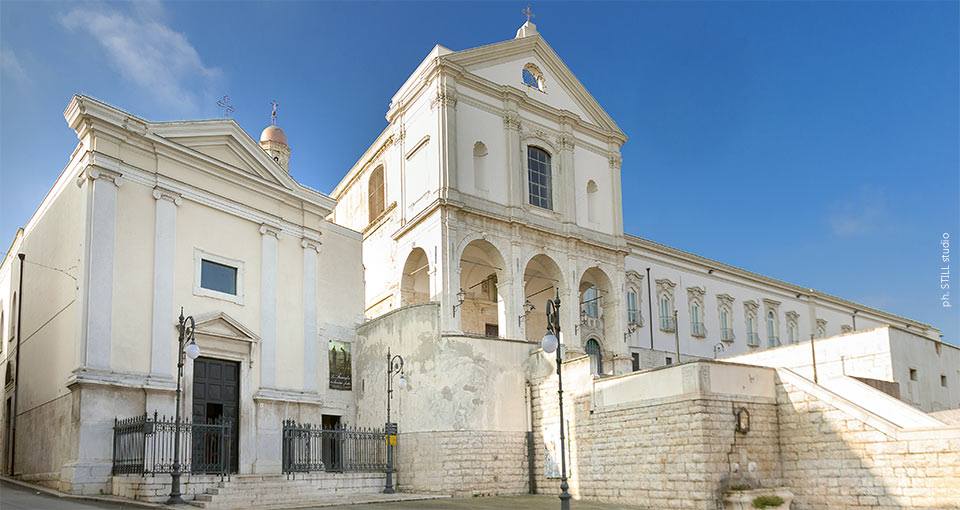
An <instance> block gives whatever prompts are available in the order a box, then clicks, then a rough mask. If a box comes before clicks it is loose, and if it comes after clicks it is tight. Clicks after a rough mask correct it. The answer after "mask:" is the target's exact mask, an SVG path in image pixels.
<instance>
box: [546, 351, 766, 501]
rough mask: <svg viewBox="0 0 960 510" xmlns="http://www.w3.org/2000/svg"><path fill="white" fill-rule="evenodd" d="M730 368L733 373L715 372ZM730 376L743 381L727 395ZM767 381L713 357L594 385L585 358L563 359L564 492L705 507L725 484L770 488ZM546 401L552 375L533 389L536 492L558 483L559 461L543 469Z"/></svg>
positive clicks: (549, 436) (550, 409) (552, 420)
mask: <svg viewBox="0 0 960 510" xmlns="http://www.w3.org/2000/svg"><path fill="white" fill-rule="evenodd" d="M730 371H736V372H739V373H738V374H730V373H723V372H730ZM711 372H721V373H719V374H716V373H711ZM738 376H740V377H738ZM738 379H742V380H743V381H745V382H746V384H748V385H749V387H747V388H745V389H743V390H742V393H741V395H740V396H739V397H735V396H732V395H730V394H728V392H729V391H730V389H731V386H730V385H731V384H736V381H737V380H738ZM751 379H752V380H754V381H755V382H754V383H750V381H751ZM764 383H765V384H764ZM772 383H773V373H772V371H771V370H767V369H757V368H753V367H735V368H731V367H725V366H720V365H718V364H715V363H691V364H686V365H683V366H677V367H669V368H664V369H660V370H653V371H648V372H642V373H635V374H629V375H625V376H621V377H615V378H610V379H607V380H597V381H594V380H593V379H592V377H591V376H590V375H589V361H588V360H587V359H586V358H579V359H576V360H571V361H569V362H568V363H566V364H565V367H564V398H565V403H566V405H565V406H564V413H565V414H564V421H565V422H566V423H567V436H568V442H569V452H568V455H567V456H568V472H569V478H570V480H569V483H570V492H571V493H572V494H573V495H574V497H575V498H585V499H590V500H600V501H608V502H613V503H620V504H625V505H637V506H638V507H640V508H651V509H652V508H657V509H659V508H696V509H705V510H706V509H710V510H714V509H715V508H716V505H717V501H718V498H719V497H720V491H721V490H722V488H723V487H726V486H727V485H728V484H730V483H747V484H750V485H752V486H760V487H776V486H778V484H779V483H780V469H779V466H780V464H779V450H778V447H777V443H778V436H777V426H776V423H777V408H776V404H775V401H774V400H773V393H772ZM767 385H769V386H768V388H769V389H767V388H765V386H767ZM751 393H752V395H751ZM556 399H557V394H556V377H555V376H553V375H551V376H549V377H546V378H545V379H542V380H540V381H539V382H538V383H537V384H536V385H535V386H534V387H533V391H532V404H533V423H534V438H535V452H536V455H535V462H534V469H535V475H536V489H537V492H539V493H545V494H555V493H557V492H558V491H559V489H558V487H559V483H560V480H559V478H558V477H557V476H556V473H555V472H556V471H559V466H557V467H556V468H555V470H554V469H551V464H552V463H553V462H554V461H556V462H559V457H558V455H557V448H558V445H559V443H558V442H557V441H558V437H557V436H558V434H559V428H558V418H559V416H558V408H557V400H556ZM741 407H743V408H746V409H747V410H748V412H749V413H750V415H751V429H750V431H749V432H748V433H747V434H741V433H738V432H736V421H735V420H736V418H735V414H734V412H735V410H736V409H739V408H741ZM551 470H553V471H555V472H554V473H549V474H548V471H551Z"/></svg>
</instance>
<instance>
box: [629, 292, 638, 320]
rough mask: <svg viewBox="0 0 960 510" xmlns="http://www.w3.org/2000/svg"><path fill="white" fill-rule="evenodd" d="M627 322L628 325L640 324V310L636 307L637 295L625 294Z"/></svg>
mask: <svg viewBox="0 0 960 510" xmlns="http://www.w3.org/2000/svg"><path fill="white" fill-rule="evenodd" d="M627 322H628V323H630V324H639V323H640V310H639V307H638V306H637V293H636V292H634V291H632V290H631V291H630V292H627Z"/></svg>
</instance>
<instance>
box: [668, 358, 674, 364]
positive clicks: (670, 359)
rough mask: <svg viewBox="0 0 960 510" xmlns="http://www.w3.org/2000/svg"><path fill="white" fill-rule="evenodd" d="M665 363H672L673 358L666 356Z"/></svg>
mask: <svg viewBox="0 0 960 510" xmlns="http://www.w3.org/2000/svg"><path fill="white" fill-rule="evenodd" d="M667 364H668V365H672V364H673V358H671V357H670V356H667Z"/></svg>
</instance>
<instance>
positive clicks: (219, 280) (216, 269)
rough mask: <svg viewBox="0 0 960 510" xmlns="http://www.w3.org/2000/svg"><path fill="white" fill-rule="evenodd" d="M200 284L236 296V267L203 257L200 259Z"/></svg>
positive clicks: (205, 287)
mask: <svg viewBox="0 0 960 510" xmlns="http://www.w3.org/2000/svg"><path fill="white" fill-rule="evenodd" d="M200 286H201V287H203V288H204V289H208V290H214V291H217V292H222V293H224V294H230V295H232V296H236V295H237V268H235V267H232V266H228V265H226V264H220V263H218V262H213V261H211V260H206V259H203V260H201V261H200Z"/></svg>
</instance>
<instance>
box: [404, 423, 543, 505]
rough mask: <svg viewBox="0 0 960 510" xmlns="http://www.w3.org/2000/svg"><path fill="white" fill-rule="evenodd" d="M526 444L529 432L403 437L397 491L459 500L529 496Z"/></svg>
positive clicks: (448, 433)
mask: <svg viewBox="0 0 960 510" xmlns="http://www.w3.org/2000/svg"><path fill="white" fill-rule="evenodd" d="M526 441H527V439H526V433H524V432H503V431H475V430H458V431H438V432H408V433H400V434H399V436H398V438H397V486H398V487H399V489H400V490H401V491H403V492H416V493H438V494H452V495H454V496H494V495H503V494H525V493H527V492H528V490H529V486H528V483H527V480H528V476H527V472H528V468H527V442H526Z"/></svg>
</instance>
